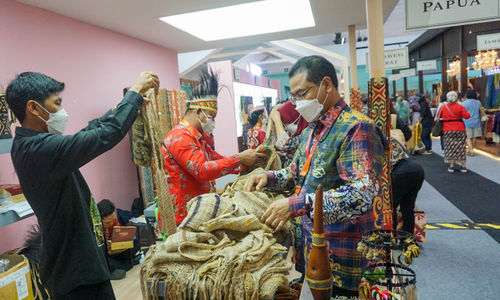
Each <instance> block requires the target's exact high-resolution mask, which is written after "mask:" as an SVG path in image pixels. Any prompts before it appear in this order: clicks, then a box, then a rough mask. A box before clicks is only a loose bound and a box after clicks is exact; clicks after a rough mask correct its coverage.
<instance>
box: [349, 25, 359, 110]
mask: <svg viewBox="0 0 500 300" xmlns="http://www.w3.org/2000/svg"><path fill="white" fill-rule="evenodd" d="M348 31H349V36H348V38H349V62H350V67H351V72H350V73H351V77H350V78H351V90H350V92H351V97H350V98H351V103H350V106H351V108H353V109H355V110H358V111H361V109H362V103H361V93H360V91H359V86H358V63H357V55H356V26H355V25H349V26H348ZM346 80H347V79H346Z"/></svg>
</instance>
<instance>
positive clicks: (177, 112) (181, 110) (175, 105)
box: [165, 90, 187, 134]
mask: <svg viewBox="0 0 500 300" xmlns="http://www.w3.org/2000/svg"><path fill="white" fill-rule="evenodd" d="M167 96H168V104H169V108H170V114H171V126H172V128H173V127H174V126H175V125H177V124H179V123H180V122H181V121H182V119H183V118H184V114H185V113H186V98H187V94H186V92H185V91H181V90H168V91H167ZM169 131H170V130H169ZM165 134H166V133H165Z"/></svg>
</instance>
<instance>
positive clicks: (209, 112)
mask: <svg viewBox="0 0 500 300" xmlns="http://www.w3.org/2000/svg"><path fill="white" fill-rule="evenodd" d="M200 82H201V84H200V85H198V86H196V87H194V88H193V90H192V93H193V98H194V99H193V100H191V101H188V103H187V112H186V115H185V117H184V119H183V120H182V121H181V123H180V124H179V125H177V126H176V127H175V128H174V129H172V131H170V132H169V133H168V134H167V135H166V136H165V139H164V141H163V142H164V144H163V145H162V147H161V151H162V153H163V157H164V158H165V172H166V174H167V182H168V186H169V191H170V197H171V200H172V202H173V204H174V213H175V222H176V223H177V225H178V224H179V223H181V222H182V220H184V218H185V217H186V215H187V209H186V204H187V203H188V202H189V200H191V199H192V198H194V197H196V196H198V195H201V194H206V193H210V192H215V179H217V178H220V177H222V176H225V175H227V174H238V173H239V171H240V165H244V166H251V165H253V164H255V163H256V162H257V160H258V159H259V158H265V157H266V155H264V154H261V153H257V152H256V151H255V150H246V151H243V152H241V153H239V154H236V155H233V156H230V157H224V156H222V155H220V154H219V153H217V152H216V151H215V150H213V148H212V147H211V145H210V144H209V142H208V141H207V139H206V138H205V136H206V135H207V134H211V133H212V131H213V130H214V129H215V117H216V116H217V91H218V84H217V78H216V77H215V75H213V74H204V75H203V76H202V79H201V80H200Z"/></svg>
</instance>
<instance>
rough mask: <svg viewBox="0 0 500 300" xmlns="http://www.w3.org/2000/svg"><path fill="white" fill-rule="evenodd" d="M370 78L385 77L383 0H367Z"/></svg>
mask: <svg viewBox="0 0 500 300" xmlns="http://www.w3.org/2000/svg"><path fill="white" fill-rule="evenodd" d="M366 19H367V23H368V49H369V51H370V78H375V77H385V57H384V19H383V14H382V0H366Z"/></svg>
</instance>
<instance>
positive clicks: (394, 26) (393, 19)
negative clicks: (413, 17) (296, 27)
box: [300, 0, 425, 46]
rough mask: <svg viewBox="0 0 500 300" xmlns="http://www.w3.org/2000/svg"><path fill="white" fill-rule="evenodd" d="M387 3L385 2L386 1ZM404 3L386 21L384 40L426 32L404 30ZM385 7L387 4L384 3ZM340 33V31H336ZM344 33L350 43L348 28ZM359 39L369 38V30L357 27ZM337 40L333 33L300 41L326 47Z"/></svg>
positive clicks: (397, 5)
mask: <svg viewBox="0 0 500 300" xmlns="http://www.w3.org/2000/svg"><path fill="white" fill-rule="evenodd" d="M384 1H385V0H384ZM403 3H404V1H402V0H399V1H398V3H397V4H396V6H394V9H393V10H392V12H391V14H390V15H389V17H388V18H387V19H385V23H384V38H394V37H402V36H419V35H420V34H422V33H423V32H424V31H425V30H422V31H412V32H406V31H405V30H404V26H405V19H404V18H405V12H404V4H403ZM384 5H385V3H384ZM335 32H339V31H335ZM340 32H341V33H342V37H344V38H345V39H346V40H345V42H346V43H348V37H347V28H346V29H345V30H343V31H340ZM358 37H368V30H367V29H366V28H363V27H358V26H356V38H358ZM334 39H335V33H334V32H331V33H330V34H324V35H316V36H309V37H305V38H301V39H300V40H301V41H303V42H306V43H309V44H312V45H316V46H325V45H331V44H333V40H334Z"/></svg>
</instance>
